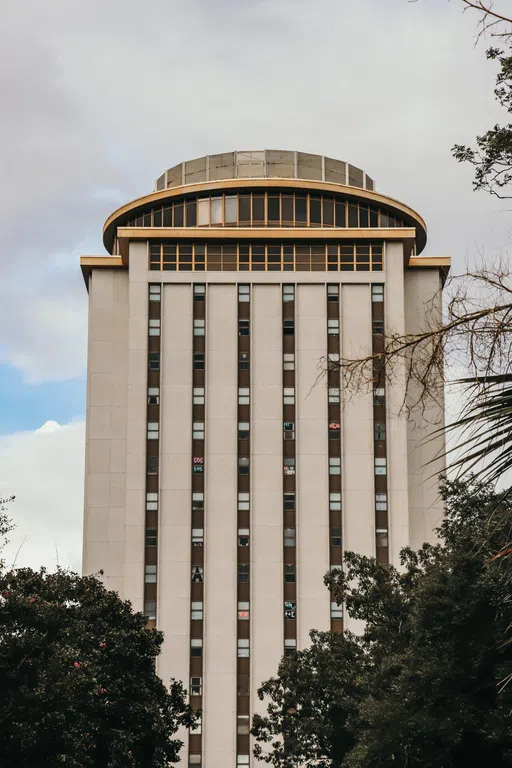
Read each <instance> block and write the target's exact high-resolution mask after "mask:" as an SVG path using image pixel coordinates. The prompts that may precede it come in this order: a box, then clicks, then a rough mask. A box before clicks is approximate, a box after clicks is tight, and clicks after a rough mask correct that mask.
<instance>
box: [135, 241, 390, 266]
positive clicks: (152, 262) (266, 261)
mask: <svg viewBox="0 0 512 768" xmlns="http://www.w3.org/2000/svg"><path fill="white" fill-rule="evenodd" d="M383 250H384V249H383V243H382V241H379V242H364V243H362V242H357V243H350V242H347V241H345V240H344V241H342V242H339V243H332V242H329V243H320V244H318V245H310V244H305V245H304V244H300V245H297V244H292V245H289V244H283V243H275V242H274V243H260V242H259V243H247V242H244V243H233V242H230V243H199V242H193V243H190V242H189V243H183V242H171V241H161V242H158V243H155V242H154V240H153V241H151V243H150V245H149V268H150V269H151V270H165V271H185V272H190V271H195V272H204V271H205V270H212V271H224V272H226V271H227V272H247V271H253V272H254V271H260V272H291V271H296V272H354V271H356V272H381V271H382V270H383V268H384V264H383Z"/></svg>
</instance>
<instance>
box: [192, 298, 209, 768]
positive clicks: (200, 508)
mask: <svg viewBox="0 0 512 768" xmlns="http://www.w3.org/2000/svg"><path fill="white" fill-rule="evenodd" d="M206 301H207V294H206V285H205V284H204V283H194V284H193V286H192V324H193V336H192V339H193V345H192V423H191V425H190V429H191V432H192V455H191V462H190V463H191V467H190V472H191V488H192V491H191V531H190V547H191V557H190V562H191V574H190V578H191V591H190V660H189V669H190V681H189V694H190V701H191V704H192V705H193V707H194V709H200V710H202V709H203V678H204V675H203V666H204V662H203V644H204V621H203V618H204V584H203V580H204V527H205V526H204V506H205V494H204V487H205V484H204V472H205V422H206V420H205V405H204V403H205V396H204V395H205V375H206V371H205V369H206V337H205V334H206V333H207V328H206V327H205V326H206ZM197 329H200V330H201V333H196V330H197ZM201 731H202V728H201ZM201 731H200V732H198V731H197V730H196V731H190V732H189V755H193V756H194V758H195V759H196V760H197V761H198V763H200V762H201V760H202V757H201V755H202V735H201Z"/></svg>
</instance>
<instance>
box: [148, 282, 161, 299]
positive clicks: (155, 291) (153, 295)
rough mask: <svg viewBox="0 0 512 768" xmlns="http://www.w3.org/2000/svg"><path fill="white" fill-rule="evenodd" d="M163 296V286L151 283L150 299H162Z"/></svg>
mask: <svg viewBox="0 0 512 768" xmlns="http://www.w3.org/2000/svg"><path fill="white" fill-rule="evenodd" d="M161 297H162V286H161V285H150V286H149V300H150V301H160V299H161Z"/></svg>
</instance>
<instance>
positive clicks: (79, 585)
mask: <svg viewBox="0 0 512 768" xmlns="http://www.w3.org/2000/svg"><path fill="white" fill-rule="evenodd" d="M145 624H146V619H145V617H144V616H143V614H142V613H134V612H133V611H132V608H131V605H130V603H129V602H127V601H122V600H121V599H120V598H119V597H118V595H117V594H116V593H115V592H109V591H107V590H106V589H105V587H104V586H103V585H102V584H101V583H100V582H99V581H98V580H97V579H96V578H94V577H92V576H87V577H84V578H81V577H79V576H77V575H76V574H72V573H68V572H65V571H62V570H59V571H57V572H56V573H52V574H50V573H47V572H46V571H45V570H44V569H41V570H40V571H33V570H31V569H20V570H17V571H11V572H5V571H3V572H0V755H1V758H0V763H1V764H2V765H5V766H7V765H9V766H11V765H12V766H17V768H25V767H26V768H29V767H30V768H32V767H33V766H35V765H37V766H38V767H39V766H40V767H41V768H45V766H48V768H50V766H51V768H55V767H56V766H59V765H63V766H70V768H75V767H76V768H89V766H90V767H91V768H92V767H93V766H94V767H96V766H97V768H100V766H101V768H121V767H122V768H125V766H126V767H128V766H130V768H137V767H139V766H141V767H142V766H144V768H146V767H148V768H157V767H160V766H162V767H163V766H168V765H169V764H171V763H175V762H177V761H178V760H179V756H178V753H179V750H180V747H181V746H182V743H181V742H180V741H179V740H178V739H176V738H173V737H174V735H175V734H176V732H177V730H178V728H179V727H180V726H185V727H190V726H192V727H193V726H194V723H195V716H194V713H193V712H192V711H191V709H190V707H189V706H188V705H187V704H186V702H185V693H186V692H185V691H184V689H183V687H182V685H181V683H178V682H176V681H174V680H173V681H171V685H170V688H169V689H167V688H166V686H165V685H164V683H163V682H162V681H161V680H160V678H159V677H158V676H157V674H156V671H155V659H156V657H157V656H158V654H159V652H160V646H161V644H162V639H163V636H162V633H161V632H157V631H156V630H154V629H152V630H148V629H146V628H145Z"/></svg>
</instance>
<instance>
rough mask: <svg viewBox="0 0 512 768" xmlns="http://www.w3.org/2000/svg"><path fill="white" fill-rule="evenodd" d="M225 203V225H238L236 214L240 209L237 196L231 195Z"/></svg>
mask: <svg viewBox="0 0 512 768" xmlns="http://www.w3.org/2000/svg"><path fill="white" fill-rule="evenodd" d="M224 203H225V219H224V221H225V223H226V224H236V212H237V208H238V200H237V197H236V195H229V196H227V197H226V198H225V200H224Z"/></svg>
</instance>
